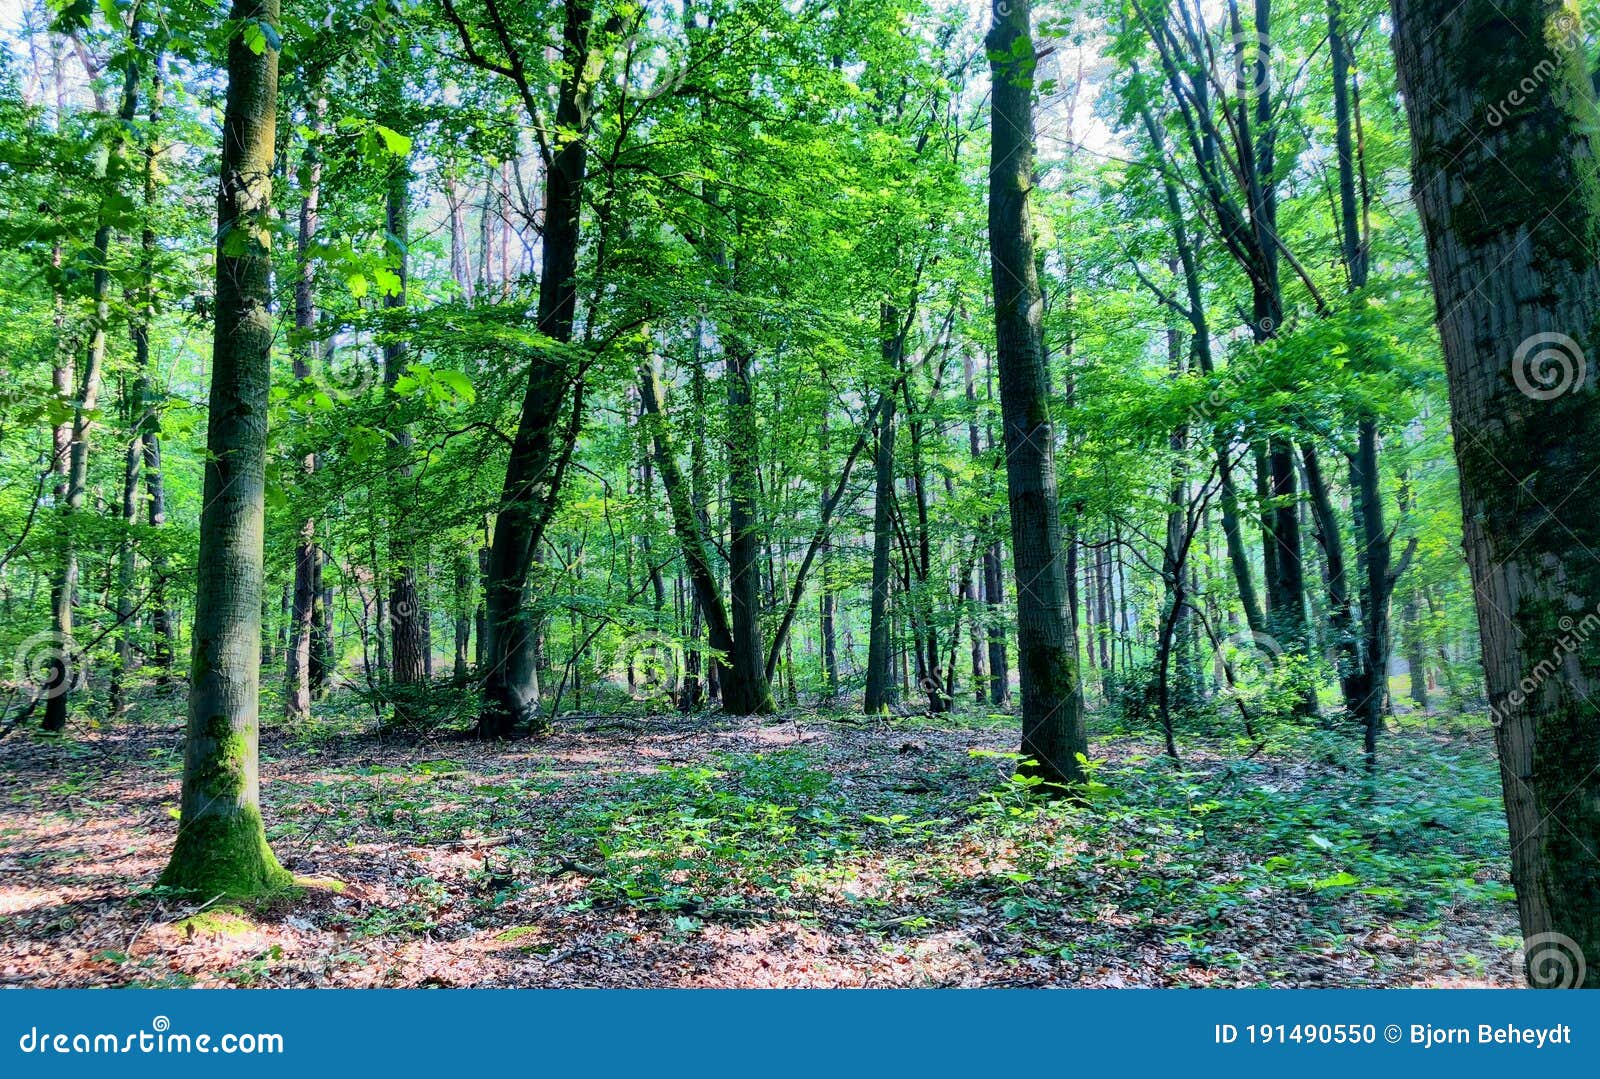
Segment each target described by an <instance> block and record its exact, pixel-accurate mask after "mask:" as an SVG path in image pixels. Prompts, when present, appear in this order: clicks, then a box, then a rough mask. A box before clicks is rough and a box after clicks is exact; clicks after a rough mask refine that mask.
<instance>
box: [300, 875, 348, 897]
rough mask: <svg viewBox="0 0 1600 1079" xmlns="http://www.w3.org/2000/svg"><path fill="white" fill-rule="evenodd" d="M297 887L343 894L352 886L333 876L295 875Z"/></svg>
mask: <svg viewBox="0 0 1600 1079" xmlns="http://www.w3.org/2000/svg"><path fill="white" fill-rule="evenodd" d="M294 883H295V887H297V888H307V889H314V890H321V891H327V892H332V893H333V894H334V895H343V894H344V893H345V892H346V891H348V890H349V888H350V886H349V885H348V884H346V883H345V882H344V881H342V880H335V879H334V878H333V877H295V878H294Z"/></svg>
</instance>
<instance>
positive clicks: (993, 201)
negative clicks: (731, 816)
mask: <svg viewBox="0 0 1600 1079" xmlns="http://www.w3.org/2000/svg"><path fill="white" fill-rule="evenodd" d="M993 12H994V24H993V26H992V28H991V29H990V31H989V35H988V38H987V41H986V45H987V47H988V53H989V63H990V68H991V70H992V72H993V83H994V88H993V99H992V104H991V114H992V115H991V118H992V145H991V151H990V153H991V156H990V165H991V168H990V170H989V246H990V265H991V268H992V274H991V277H992V282H993V288H994V309H995V338H996V355H997V359H998V363H999V368H1000V408H1001V416H1002V419H1003V421H1004V431H1005V448H1006V477H1007V481H1008V482H1007V488H1008V493H1009V501H1010V506H1011V545H1012V558H1013V561H1014V562H1015V566H1016V579H1017V658H1018V662H1017V667H1018V671H1019V673H1020V675H1021V679H1022V752H1023V753H1024V754H1025V755H1026V756H1027V757H1028V758H1029V759H1030V760H1033V761H1036V762H1037V763H1036V765H1034V766H1033V769H1034V774H1036V775H1038V776H1039V777H1040V778H1042V779H1044V780H1045V781H1046V782H1049V783H1063V784H1075V783H1079V782H1081V781H1082V780H1083V778H1084V774H1083V767H1082V765H1081V764H1080V762H1079V758H1080V757H1082V756H1083V755H1084V754H1086V753H1087V752H1088V748H1089V740H1088V734H1087V731H1086V730H1085V728H1084V719H1083V694H1082V689H1081V687H1080V685H1079V683H1078V645H1077V641H1076V640H1075V639H1074V638H1075V636H1076V629H1075V627H1074V625H1073V623H1072V619H1071V616H1070V614H1069V612H1068V610H1067V583H1066V574H1067V563H1066V557H1065V552H1064V551H1063V550H1062V544H1061V513H1060V507H1059V506H1058V504H1057V497H1056V469H1055V430H1054V427H1053V425H1052V423H1051V420H1050V399H1049V393H1048V387H1047V377H1046V371H1045V362H1044V346H1043V328H1042V326H1041V325H1040V316H1041V312H1042V309H1043V298H1042V297H1041V295H1040V292H1039V279H1038V271H1037V268H1036V266H1035V262H1034V248H1033V222H1032V219H1031V217H1030V214H1029V208H1028V193H1029V190H1030V188H1031V187H1032V183H1033V180H1032V177H1033V71H1034V64H1035V56H1034V50H1033V41H1032V27H1031V23H1030V8H1029V4H1028V2H1027V0H995V3H994V7H993Z"/></svg>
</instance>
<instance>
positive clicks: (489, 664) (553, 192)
mask: <svg viewBox="0 0 1600 1079" xmlns="http://www.w3.org/2000/svg"><path fill="white" fill-rule="evenodd" d="M593 22H594V8H593V6H592V5H591V3H590V2H589V0H568V2H567V4H566V15H565V19H564V22H563V27H562V38H561V42H562V47H561V51H562V71H563V76H562V79H561V85H560V88H559V90H558V93H557V102H556V112H555V124H554V129H555V130H557V131H567V132H576V133H579V134H580V136H581V133H582V132H584V131H586V130H587V128H588V126H589V113H590V104H589V97H590V89H591V81H592V78H593V73H592V72H590V71H589V67H590V64H589V32H590V29H591V26H592V23H593ZM520 63H521V62H520V60H519V61H518V65H519V67H520ZM587 169H588V140H587V139H585V138H582V137H575V138H567V139H564V140H563V141H562V142H561V144H560V147H559V148H558V149H557V150H556V151H555V153H554V154H553V155H552V158H551V161H550V167H549V169H548V170H547V171H546V175H545V228H544V264H543V266H542V267H541V268H540V274H539V332H540V333H542V334H544V335H545V336H547V337H549V338H551V339H553V340H555V341H557V342H561V343H566V342H568V341H570V340H571V339H572V327H573V322H574V320H575V318H576V314H577V283H576V281H575V280H574V276H575V274H576V273H577V269H578V243H579V228H580V222H581V216H582V209H583V198H582V196H583V183H584V178H585V175H586V173H587ZM568 381H569V371H568V364H567V363H566V362H564V361H563V360H562V359H561V357H559V356H556V355H548V354H546V355H540V356H538V357H537V358H536V359H535V360H534V362H533V363H532V364H531V365H530V366H529V370H528V388H527V391H526V393H525V394H524V395H523V399H522V411H521V417H520V419H519V420H518V423H517V431H516V435H515V436H514V437H513V440H512V444H511V455H510V459H509V460H508V461H507V463H506V478H505V483H504V485H503V486H502V488H501V493H500V503H499V512H498V513H497V514H496V517H495V527H494V540H493V542H492V543H491V545H490V549H489V550H490V553H489V573H488V583H487V597H486V600H485V605H486V607H487V619H486V622H487V641H486V648H485V651H486V653H487V655H486V657H485V667H486V668H487V669H486V670H484V671H482V675H483V679H484V682H483V692H484V704H483V711H482V714H481V715H480V716H479V718H478V734H479V736H480V737H483V738H504V737H506V736H507V735H509V734H511V732H512V731H513V730H514V729H515V728H516V727H517V726H519V725H526V726H529V727H532V728H535V729H538V728H540V727H542V726H543V720H542V718H541V717H540V715H539V677H538V665H537V662H536V660H535V657H534V654H533V652H534V650H533V632H534V631H533V627H532V625H531V624H530V620H529V618H528V617H527V615H526V614H525V612H524V611H523V592H524V591H525V589H526V587H527V582H528V573H529V570H530V569H531V568H532V565H533V552H534V549H535V548H536V547H537V546H538V544H539V539H540V534H541V533H542V532H543V529H544V521H545V520H546V519H547V515H546V514H545V513H544V512H543V510H544V507H545V506H547V505H549V504H552V503H553V502H554V500H555V499H556V498H557V497H558V496H559V494H560V492H559V491H557V490H555V489H554V488H555V483H554V481H555V478H556V476H557V475H558V474H559V472H558V470H556V469H553V468H552V467H551V464H552V461H551V458H552V447H553V445H554V443H555V436H556V424H557V420H558V418H559V416H560V412H561V406H562V402H563V399H564V397H565V393H564V390H565V388H566V386H567V384H568ZM573 407H574V408H576V407H577V404H576V402H575V403H574V406H573Z"/></svg>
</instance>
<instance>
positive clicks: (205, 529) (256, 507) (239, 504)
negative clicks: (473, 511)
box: [161, 0, 291, 898]
mask: <svg viewBox="0 0 1600 1079" xmlns="http://www.w3.org/2000/svg"><path fill="white" fill-rule="evenodd" d="M277 23H278V0H240V2H238V3H236V4H235V5H234V7H233V11H232V16H231V20H230V23H229V25H230V26H232V27H233V28H234V30H233V36H232V39H231V40H230V41H229V43H228V97H227V106H226V110H225V112H224V114H223V125H222V159H221V168H220V173H221V181H220V184H219V189H218V195H217V281H216V327H215V336H214V338H213V352H212V365H211V407H210V420H209V423H208V428H207V433H206V449H207V455H206V466H205V487H204V491H205V501H204V504H203V506H202V508H201V511H200V552H199V557H198V559H197V560H196V563H195V575H196V576H195V588H196V599H195V617H194V642H193V653H192V656H191V659H190V668H189V679H190V690H189V725H188V735H187V741H186V745H185V749H184V768H183V805H182V816H181V818H180V821H179V826H178V838H177V843H176V845H175V846H174V848H173V851H172V860H171V861H170V862H169V863H168V864H167V868H166V871H165V872H164V873H163V874H162V875H161V883H162V884H163V885H166V886H168V887H173V888H180V889H183V890H186V891H189V892H191V893H193V894H196V895H204V896H205V897H207V898H210V897H212V896H218V895H227V896H234V897H241V896H249V895H259V894H262V893H266V892H270V891H273V890H276V889H278V888H281V887H283V886H285V885H287V884H289V883H290V879H291V878H290V876H289V874H288V873H287V872H285V871H284V869H283V868H282V867H281V866H279V864H278V860H277V859H276V858H275V857H273V854H272V850H271V849H270V848H269V847H268V846H267V838H266V832H265V831H264V829H263V828H262V823H261V810H260V800H259V780H258V776H257V772H256V742H257V735H258V730H259V727H258V725H259V705H260V680H261V599H262V592H261V588H262V584H261V577H262V536H263V522H264V518H265V475H266V460H267V397H268V390H269V388H270V381H271V379H270V364H269V360H270V353H271V348H272V337H273V325H272V314H271V311H270V308H269V303H270V301H271V289H270V285H271V279H270V271H271V263H270V251H269V245H270V243H271V237H272V233H271V231H270V230H271V221H270V220H269V217H270V206H271V195H272V153H273V137H274V134H275V130H276V121H277V100H278V52H277V49H276V48H274V47H273V44H272V41H274V40H276V38H275V36H271V35H269V40H268V41H267V43H266V45H265V47H264V48H262V50H261V51H260V52H259V53H257V52H256V51H255V50H253V49H252V48H251V47H250V45H249V44H247V43H246V40H245V37H246V30H247V28H250V27H259V26H261V25H263V24H265V25H269V26H275V25H277Z"/></svg>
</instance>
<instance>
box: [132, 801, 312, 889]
mask: <svg viewBox="0 0 1600 1079" xmlns="http://www.w3.org/2000/svg"><path fill="white" fill-rule="evenodd" d="M160 883H161V884H162V885H163V886H165V887H168V888H174V889H177V890H179V891H183V892H188V893H190V894H193V895H204V896H205V897H206V898H208V899H209V898H212V897H221V898H223V899H254V898H258V897H261V896H269V895H273V894H275V893H278V892H282V891H284V890H286V889H288V888H290V887H292V886H293V884H294V877H293V876H292V875H291V874H290V873H289V871H288V870H286V869H284V868H283V867H282V866H281V865H279V864H278V859H277V858H276V857H275V856H274V855H273V853H272V848H270V847H269V846H267V834H266V831H265V829H264V828H263V827H262V824H261V811H260V810H259V809H257V808H256V807H255V806H244V807H240V808H237V809H234V810H233V811H231V812H226V813H212V814H206V815H203V816H200V817H196V818H193V819H189V820H185V821H184V823H183V825H182V826H181V827H180V828H179V829H178V841H177V843H176V844H175V845H174V846H173V849H172V860H171V861H170V862H168V863H167V868H166V870H165V871H164V872H162V874H161V880H160Z"/></svg>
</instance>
